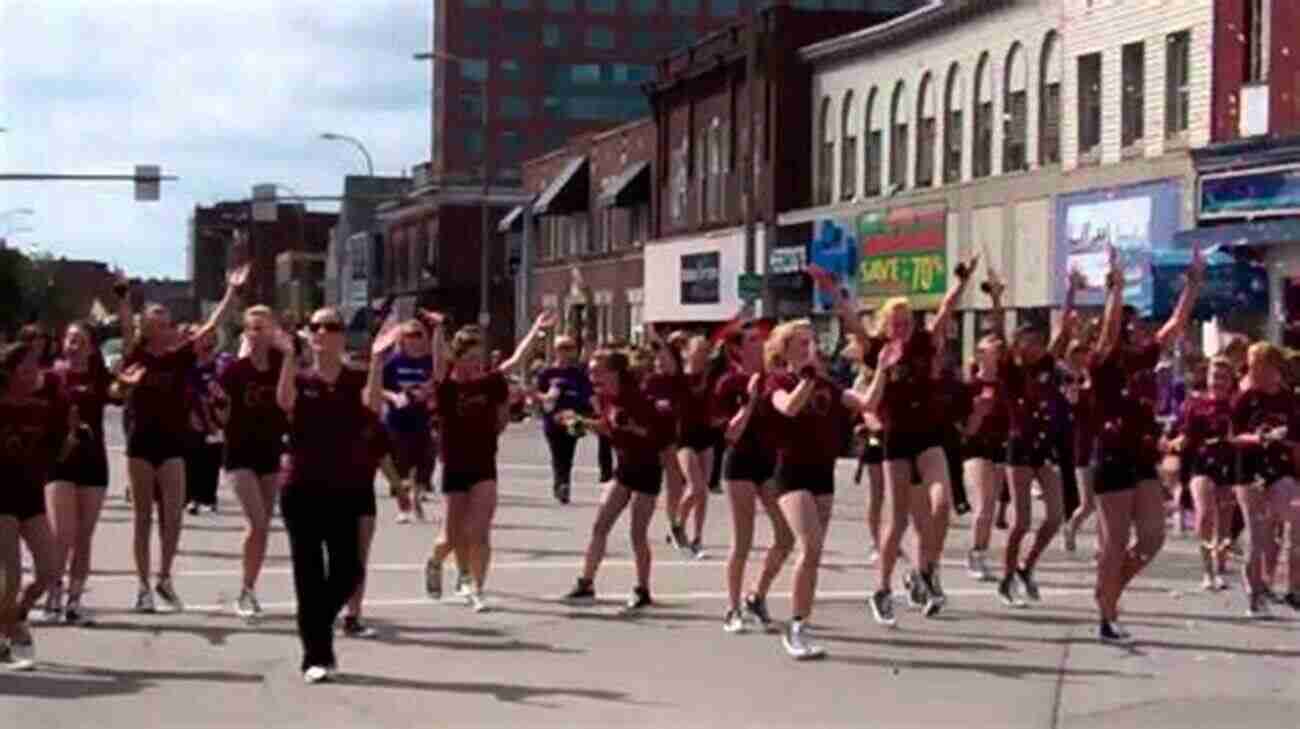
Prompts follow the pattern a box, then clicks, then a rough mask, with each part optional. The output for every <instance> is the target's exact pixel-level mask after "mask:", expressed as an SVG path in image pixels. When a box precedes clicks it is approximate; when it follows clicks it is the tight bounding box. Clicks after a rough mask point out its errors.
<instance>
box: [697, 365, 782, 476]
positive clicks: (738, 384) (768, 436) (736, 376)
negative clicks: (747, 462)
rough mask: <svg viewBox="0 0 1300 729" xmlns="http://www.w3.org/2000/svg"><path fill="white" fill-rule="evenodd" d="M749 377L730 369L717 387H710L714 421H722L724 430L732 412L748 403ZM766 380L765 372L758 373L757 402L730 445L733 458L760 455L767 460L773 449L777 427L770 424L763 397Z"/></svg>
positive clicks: (769, 407) (768, 406)
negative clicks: (715, 419) (739, 432)
mask: <svg viewBox="0 0 1300 729" xmlns="http://www.w3.org/2000/svg"><path fill="white" fill-rule="evenodd" d="M751 377H752V374H748V373H745V372H742V371H740V370H735V369H733V370H731V371H730V372H728V373H727V374H725V375H723V376H722V378H721V379H719V380H718V384H717V386H716V387H714V388H713V407H714V414H715V416H716V417H717V418H719V419H722V420H724V421H726V422H724V423H723V426H722V427H723V429H724V430H726V428H727V427H728V424H729V423H730V422H731V419H732V418H734V417H736V413H739V412H740V411H741V409H742V408H744V407H745V406H746V405H748V404H749V380H750V378H751ZM770 380H771V377H770V376H768V375H767V374H766V373H759V380H758V398H759V400H758V402H757V403H756V404H755V405H754V410H753V412H752V413H750V415H749V423H748V424H747V425H746V426H745V429H744V430H743V431H741V434H740V438H739V439H738V440H737V441H736V442H735V443H734V444H732V446H731V447H732V450H733V451H734V452H735V453H736V454H737V455H745V456H752V455H763V456H765V457H768V458H771V456H772V452H773V451H774V450H775V448H776V441H777V437H776V431H777V430H778V428H779V427H780V424H779V423H774V422H773V421H772V403H771V400H770V399H768V398H765V397H763V393H764V392H766V391H767V389H768V383H769V381H770Z"/></svg>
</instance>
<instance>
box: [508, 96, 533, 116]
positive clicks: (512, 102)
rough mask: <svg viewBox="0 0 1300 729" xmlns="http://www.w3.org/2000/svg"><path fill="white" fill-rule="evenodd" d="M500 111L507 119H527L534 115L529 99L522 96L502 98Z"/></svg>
mask: <svg viewBox="0 0 1300 729" xmlns="http://www.w3.org/2000/svg"><path fill="white" fill-rule="evenodd" d="M500 111H501V116H502V117H505V118H506V119H527V118H528V116H529V115H530V114H531V113H532V112H531V109H529V105H528V99H525V98H524V97H522V96H502V97H501V108H500Z"/></svg>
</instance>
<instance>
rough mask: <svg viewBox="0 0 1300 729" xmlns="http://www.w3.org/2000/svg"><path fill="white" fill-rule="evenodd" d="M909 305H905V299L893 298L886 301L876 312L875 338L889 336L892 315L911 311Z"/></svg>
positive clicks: (902, 297)
mask: <svg viewBox="0 0 1300 729" xmlns="http://www.w3.org/2000/svg"><path fill="white" fill-rule="evenodd" d="M911 309H912V306H911V304H909V303H907V297H905V296H895V297H894V298H892V299H888V300H887V301H885V303H883V304H881V305H880V308H879V309H877V310H876V321H875V325H876V331H875V335H876V336H877V337H887V336H889V323H890V322H891V321H893V320H894V314H895V313H896V312H898V311H900V310H901V311H911Z"/></svg>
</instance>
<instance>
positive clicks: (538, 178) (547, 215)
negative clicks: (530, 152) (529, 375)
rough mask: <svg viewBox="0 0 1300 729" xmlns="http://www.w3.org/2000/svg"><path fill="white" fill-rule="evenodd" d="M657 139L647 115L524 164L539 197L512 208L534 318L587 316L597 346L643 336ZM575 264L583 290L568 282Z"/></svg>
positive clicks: (572, 320) (575, 322) (577, 322)
mask: <svg viewBox="0 0 1300 729" xmlns="http://www.w3.org/2000/svg"><path fill="white" fill-rule="evenodd" d="M655 137H656V135H655V126H654V122H653V120H652V119H649V118H646V119H642V120H639V121H635V122H632V123H630V124H625V125H623V126H619V127H615V128H614V129H611V130H609V131H605V132H600V133H593V134H585V135H581V136H579V137H576V138H574V139H573V140H572V141H570V143H569V144H568V145H567V146H565V147H564V148H562V149H559V150H556V151H554V152H551V153H550V154H547V155H544V156H542V157H538V158H536V159H532V160H528V161H527V162H525V163H524V168H523V169H524V178H523V181H524V189H525V190H526V191H528V192H529V193H531V194H534V195H536V197H535V198H534V201H533V203H532V205H531V206H530V208H529V209H528V210H527V212H525V211H524V209H522V208H521V209H520V210H519V211H518V212H517V213H512V214H513V215H515V216H517V218H518V220H519V222H518V226H519V228H520V229H522V228H523V227H524V226H528V232H527V233H526V234H522V233H521V234H522V238H523V240H524V241H525V242H526V244H528V245H531V246H532V247H531V253H532V256H531V259H532V260H533V261H534V263H533V265H532V266H531V267H530V269H531V270H530V272H529V276H530V285H529V286H528V296H527V301H528V302H529V305H528V313H529V314H530V315H531V313H532V312H534V311H538V310H540V309H541V308H550V309H554V310H556V311H559V312H561V313H562V314H563V315H564V317H565V322H566V325H567V326H569V327H571V328H578V327H579V326H581V325H582V323H584V322H586V321H593V322H594V328H595V332H596V337H597V340H598V341H600V342H606V341H609V340H610V339H613V338H617V339H624V340H629V341H631V340H636V339H638V338H639V337H640V333H641V323H642V321H641V320H642V316H641V307H642V300H643V297H644V289H643V283H642V282H643V280H644V277H643V273H642V261H641V252H642V248H643V247H644V245H645V242H646V240H647V238H648V237H649V231H650V217H651V216H650V179H651V164H652V161H653V158H654V150H655ZM503 222H504V223H505V225H506V226H507V227H509V226H510V225H511V224H512V223H514V219H511V220H507V221H503ZM575 270H577V271H578V272H580V274H581V278H582V281H583V282H584V283H585V284H586V286H585V289H586V290H584V289H583V287H575V286H574V285H573V284H574V277H573V272H574V271H575ZM588 316H589V317H592V319H591V320H587V319H586V318H585V317H588ZM521 324H522V322H521ZM584 329H585V327H584Z"/></svg>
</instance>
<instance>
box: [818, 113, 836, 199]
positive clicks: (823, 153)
mask: <svg viewBox="0 0 1300 729" xmlns="http://www.w3.org/2000/svg"><path fill="white" fill-rule="evenodd" d="M821 130H822V133H821V140H820V149H819V152H820V154H819V156H818V159H817V204H818V205H830V204H831V200H833V199H834V193H833V190H834V186H835V119H834V118H833V117H832V115H831V100H830V98H829V97H827V98H825V99H822V113H821Z"/></svg>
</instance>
